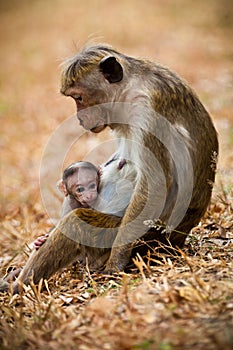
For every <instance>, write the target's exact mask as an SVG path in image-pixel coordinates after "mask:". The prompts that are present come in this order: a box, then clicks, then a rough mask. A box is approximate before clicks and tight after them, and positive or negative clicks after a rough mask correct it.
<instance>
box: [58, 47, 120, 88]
mask: <svg viewBox="0 0 233 350" xmlns="http://www.w3.org/2000/svg"><path fill="white" fill-rule="evenodd" d="M108 55H113V56H114V55H120V53H119V52H118V51H116V50H114V49H113V48H112V47H111V46H110V45H107V44H95V45H88V44H87V45H85V46H84V47H83V49H82V50H81V51H80V52H79V53H78V54H76V55H75V56H73V57H71V58H69V59H67V60H66V61H65V62H64V63H63V64H62V68H63V69H62V81H61V93H63V90H64V87H66V88H67V87H72V86H73V84H74V82H75V81H77V80H78V79H80V78H82V77H83V76H84V75H85V74H86V73H88V72H89V71H91V69H92V68H93V67H94V66H96V65H97V64H98V63H99V62H100V61H101V60H102V59H103V58H104V57H106V56H108Z"/></svg>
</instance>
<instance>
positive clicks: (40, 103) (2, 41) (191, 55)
mask: <svg viewBox="0 0 233 350" xmlns="http://www.w3.org/2000/svg"><path fill="white" fill-rule="evenodd" d="M232 16H233V2H232V1H229V0H205V1H203V0H196V1H189V0H176V1H174V0H146V1H140V0H127V1H123V0H118V1H107V0H98V1H97V0H85V1H80V0H68V1H67V0H47V1H45V0H44V1H40V0H11V1H1V2H0V26H1V31H0V50H1V56H0V59H1V65H0V130H1V138H0V147H1V194H0V203H1V214H0V215H1V218H2V219H7V218H8V219H10V218H12V217H14V215H15V214H14V213H15V212H16V211H17V212H19V211H21V213H22V212H23V213H24V217H27V215H28V213H29V212H32V213H36V215H37V216H38V220H39V217H40V215H41V216H42V215H43V212H44V211H45V210H44V207H43V204H42V201H41V196H40V183H39V172H40V163H41V159H42V158H43V152H44V148H45V146H46V144H47V143H48V140H49V139H50V137H51V135H52V134H53V132H54V131H55V130H56V128H58V127H59V126H60V125H61V123H62V122H63V121H65V120H66V119H67V118H68V117H70V116H71V115H73V114H74V113H75V105H74V103H73V102H72V101H71V100H70V99H68V98H65V97H63V96H61V95H60V93H59V85H60V67H59V65H60V64H61V62H62V61H63V60H64V59H65V58H67V57H69V56H70V55H73V54H74V53H75V52H76V51H77V50H78V49H79V48H80V47H81V46H82V45H83V44H85V43H86V42H88V41H95V42H99V41H100V42H106V43H109V44H111V45H113V46H114V47H116V48H117V49H118V50H120V51H123V52H124V53H127V54H129V55H134V56H140V57H145V58H150V59H152V60H156V61H158V62H160V63H162V64H164V65H166V66H168V67H170V68H171V69H172V70H174V71H176V72H177V73H178V74H179V75H181V76H182V77H183V78H184V79H186V80H187V81H188V82H189V83H190V85H191V86H192V87H193V88H194V89H195V90H196V92H197V94H198V95H199V97H200V98H201V101H202V102H203V103H204V105H205V107H206V108H207V110H208V111H209V112H210V114H211V115H212V118H213V120H214V123H215V125H216V128H217V130H218V132H219V139H220V145H221V153H220V163H219V170H218V181H219V184H220V185H221V186H222V187H224V188H225V189H226V190H228V189H229V188H230V187H231V186H232V179H233V95H232V86H233V75H232V58H233V45H232V37H233V17H232ZM78 128H80V127H79V124H78V122H77V130H78ZM73 132H74V130H73ZM108 138H109V135H108V133H107V132H106V133H103V134H101V135H96V136H94V135H84V137H83V142H81V143H80V142H79V144H78V146H77V147H74V149H73V151H72V152H71V153H72V155H71V156H69V157H68V158H67V159H66V160H65V161H67V162H68V161H70V160H72V161H73V160H75V159H76V160H77V159H81V158H82V157H83V156H84V155H85V154H86V153H87V152H89V151H90V150H91V149H92V148H94V147H95V146H96V145H97V144H98V143H102V142H103V141H105V140H107V139H108ZM100 156H101V157H102V156H105V157H106V155H105V153H104V150H103V152H102V151H101V152H100ZM101 157H100V158H101ZM99 161H101V159H97V161H96V162H97V163H98V162H99ZM56 176H57V174H56ZM56 180H58V178H57V177H56ZM55 184H56V182H54V188H55ZM22 208H23V209H22ZM25 213H26V214H25ZM25 220H26V219H25ZM33 220H34V218H33ZM12 225H13V226H14V223H13V224H12ZM12 230H13V229H12Z"/></svg>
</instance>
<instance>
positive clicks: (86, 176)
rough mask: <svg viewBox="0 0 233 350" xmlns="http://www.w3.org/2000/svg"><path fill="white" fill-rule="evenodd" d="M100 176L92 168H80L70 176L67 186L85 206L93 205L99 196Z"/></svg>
mask: <svg viewBox="0 0 233 350" xmlns="http://www.w3.org/2000/svg"><path fill="white" fill-rule="evenodd" d="M98 184H99V177H98V174H97V172H96V171H94V170H92V169H85V168H79V169H78V170H77V171H76V172H75V173H74V174H73V175H71V176H69V178H68V181H67V187H68V190H69V192H70V193H72V195H73V196H74V198H75V199H76V200H77V201H79V202H80V204H81V205H82V206H83V207H84V208H88V207H91V206H92V205H93V204H94V202H95V200H96V198H97V196H98Z"/></svg>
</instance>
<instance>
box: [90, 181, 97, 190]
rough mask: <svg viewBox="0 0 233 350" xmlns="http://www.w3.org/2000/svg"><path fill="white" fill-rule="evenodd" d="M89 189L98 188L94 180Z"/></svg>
mask: <svg viewBox="0 0 233 350" xmlns="http://www.w3.org/2000/svg"><path fill="white" fill-rule="evenodd" d="M89 190H92V191H94V190H96V184H95V183H94V182H93V184H90V185H89Z"/></svg>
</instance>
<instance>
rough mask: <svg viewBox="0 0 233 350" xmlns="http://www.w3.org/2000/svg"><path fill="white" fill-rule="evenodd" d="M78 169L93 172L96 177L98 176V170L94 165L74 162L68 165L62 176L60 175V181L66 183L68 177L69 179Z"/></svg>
mask: <svg viewBox="0 0 233 350" xmlns="http://www.w3.org/2000/svg"><path fill="white" fill-rule="evenodd" d="M80 168H82V169H89V170H93V171H94V172H96V173H97V175H98V174H99V170H98V168H97V167H96V166H95V165H94V164H92V163H90V162H84V161H80V162H75V163H72V164H70V165H69V166H68V167H67V168H66V169H65V170H64V172H63V175H62V180H63V181H64V182H65V183H66V181H67V179H68V177H70V176H72V175H73V174H75V173H76V171H78V170H79V169H80Z"/></svg>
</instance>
